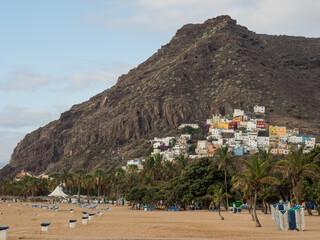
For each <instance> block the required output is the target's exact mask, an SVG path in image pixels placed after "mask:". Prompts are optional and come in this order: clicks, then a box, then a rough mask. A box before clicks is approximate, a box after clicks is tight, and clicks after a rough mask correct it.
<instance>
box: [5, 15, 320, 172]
mask: <svg viewBox="0 0 320 240" xmlns="http://www.w3.org/2000/svg"><path fill="white" fill-rule="evenodd" d="M319 79H320V39H319V38H305V37H291V36H282V35H281V36H275V35H266V34H255V33H254V32H252V31H249V30H248V29H247V28H246V27H243V26H240V25H237V24H236V20H234V19H232V18H231V17H229V16H226V15H224V16H219V17H216V18H212V19H208V20H207V21H205V22H204V23H203V24H187V25H184V26H183V27H182V28H180V29H179V30H178V31H177V33H176V34H175V36H174V37H173V38H172V39H171V41H170V42H169V43H168V44H166V45H164V46H162V47H161V48H160V49H159V50H158V51H157V52H156V53H154V54H153V55H152V56H151V57H150V58H148V59H147V60H146V61H145V62H143V63H141V64H140V65H139V66H137V67H136V68H134V69H132V70H130V71H129V72H128V73H127V74H125V75H122V76H120V77H119V78H118V81H117V83H116V85H114V86H113V87H111V88H110V89H107V90H105V91H103V92H101V93H99V94H97V95H96V96H94V97H92V98H90V99H89V100H88V101H86V102H83V103H81V104H77V105H74V106H73V107H72V108H71V109H70V110H69V111H66V112H64V113H62V114H61V116H60V118H59V119H58V120H55V121H53V122H50V123H49V124H47V125H46V126H44V127H41V128H39V129H37V130H36V131H34V132H32V133H29V134H27V135H26V136H25V137H24V139H23V140H21V141H20V142H19V143H18V145H17V147H16V148H15V149H14V152H13V154H12V157H11V160H10V163H9V164H8V165H7V166H5V167H4V168H3V169H2V170H0V176H5V175H8V174H15V173H17V172H19V171H21V170H22V169H28V170H31V171H33V172H35V173H40V172H47V173H49V172H52V171H57V170H59V169H61V168H63V167H66V168H68V169H71V170H75V169H77V168H79V167H82V168H86V169H89V170H92V169H94V168H96V167H103V168H105V169H112V168H114V167H115V166H117V165H118V164H119V163H121V162H122V161H123V159H125V158H127V157H129V156H139V155H143V153H145V151H146V149H148V143H147V139H148V138H150V137H152V136H155V135H157V134H158V135H166V134H169V133H172V134H174V133H175V129H176V128H177V127H178V125H179V124H180V123H183V122H198V123H201V122H203V121H204V120H205V119H206V118H207V117H209V116H210V115H211V114H215V113H221V114H227V113H231V112H232V110H233V108H243V109H244V110H247V111H248V110H250V109H252V107H253V106H254V105H256V104H258V105H264V106H266V108H267V111H268V113H269V114H268V116H267V118H268V119H269V120H270V121H271V122H272V123H274V124H282V125H285V126H289V127H290V126H295V125H297V126H298V127H300V128H301V129H302V130H303V131H305V132H310V133H314V134H315V135H317V134H319V129H320V121H319V117H320V114H319V111H315V110H316V109H317V107H318V105H319V103H320V94H319V90H320V89H319V88H320V84H319Z"/></svg>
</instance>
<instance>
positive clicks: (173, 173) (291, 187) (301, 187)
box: [0, 146, 320, 226]
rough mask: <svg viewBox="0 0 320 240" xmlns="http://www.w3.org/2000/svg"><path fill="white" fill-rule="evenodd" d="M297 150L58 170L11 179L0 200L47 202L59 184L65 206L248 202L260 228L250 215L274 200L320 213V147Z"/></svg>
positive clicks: (3, 183) (185, 206)
mask: <svg viewBox="0 0 320 240" xmlns="http://www.w3.org/2000/svg"><path fill="white" fill-rule="evenodd" d="M303 148H304V146H302V147H301V148H300V149H297V150H292V151H291V152H290V154H288V155H287V156H285V157H283V158H282V159H281V160H275V159H274V158H273V156H272V155H271V154H270V151H265V150H261V149H260V150H259V153H257V154H254V155H252V156H251V158H250V159H241V160H239V159H238V160H236V158H234V157H233V156H232V155H230V154H229V152H228V149H227V148H221V149H220V151H219V152H218V153H217V155H216V157H214V158H200V159H198V160H197V161H194V162H192V163H190V160H189V159H188V158H186V157H185V156H183V155H180V156H179V157H177V158H176V159H175V162H174V163H173V162H170V161H167V160H164V159H163V157H162V155H160V154H156V155H153V156H149V157H148V158H147V159H146V160H145V161H144V162H143V169H142V170H139V169H138V168H137V167H136V166H129V167H128V168H127V170H126V171H125V170H123V169H122V168H116V169H114V170H113V171H112V172H111V173H106V172H105V171H102V170H101V169H96V170H95V171H94V172H93V173H92V174H89V173H87V172H86V171H85V170H83V169H78V170H76V171H75V172H74V173H70V172H68V171H67V170H65V169H63V170H62V171H61V172H60V173H54V174H51V175H50V178H49V179H43V178H36V177H24V178H22V179H21V180H19V181H15V179H14V177H12V176H11V177H8V178H6V179H4V180H2V181H1V182H0V194H1V195H7V196H19V197H22V198H24V199H26V198H27V197H32V198H34V197H36V196H47V195H48V193H49V192H50V191H52V190H53V189H54V188H55V187H56V186H57V185H58V184H64V190H65V192H67V193H68V195H69V201H70V196H71V195H73V194H77V195H78V199H80V194H86V195H87V200H88V201H89V199H90V198H92V197H94V198H96V199H98V201H107V200H112V201H114V200H118V199H120V198H125V199H126V200H127V201H129V202H130V203H131V204H132V206H138V208H140V206H141V205H148V206H153V207H157V208H168V207H170V206H176V207H179V208H180V209H188V208H193V207H194V206H195V205H197V206H201V207H202V208H205V209H208V208H209V207H210V206H212V205H213V204H214V205H215V206H216V207H217V209H218V210H219V211H220V204H223V205H224V206H227V204H226V203H227V202H228V200H230V201H235V200H240V199H248V200H249V202H250V204H252V206H253V209H254V211H253V213H252V217H253V220H255V221H256V222H257V226H260V223H259V220H258V219H257V216H256V214H255V211H256V208H257V206H258V205H260V206H262V207H264V209H265V211H266V212H267V208H268V207H267V206H268V204H271V203H275V202H278V201H279V200H289V201H291V202H293V203H300V200H301V201H307V202H314V203H316V204H317V205H318V207H320V184H319V165H320V163H319V160H320V147H318V148H316V149H314V150H313V151H312V152H310V153H309V154H303V153H302V151H303ZM228 189H230V193H229V192H228V191H227V190H228ZM297 194H298V195H297ZM221 219H223V217H222V216H221Z"/></svg>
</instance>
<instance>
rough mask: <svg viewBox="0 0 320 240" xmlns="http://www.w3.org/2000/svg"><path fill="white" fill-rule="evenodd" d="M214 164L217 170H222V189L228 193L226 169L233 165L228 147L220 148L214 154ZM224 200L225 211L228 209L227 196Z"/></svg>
mask: <svg viewBox="0 0 320 240" xmlns="http://www.w3.org/2000/svg"><path fill="white" fill-rule="evenodd" d="M214 163H216V164H218V169H219V170H220V169H222V170H223V171H224V187H225V191H226V193H228V182H227V175H228V168H229V167H230V166H232V165H233V162H232V156H231V154H230V153H229V146H228V145H227V146H225V147H221V148H219V149H218V150H217V152H216V157H215V159H214ZM225 198H226V203H227V204H226V209H228V207H229V199H228V195H227V194H226V195H225Z"/></svg>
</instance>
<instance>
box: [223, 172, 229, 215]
mask: <svg viewBox="0 0 320 240" xmlns="http://www.w3.org/2000/svg"><path fill="white" fill-rule="evenodd" d="M227 184H228V183H227V168H225V169H224V186H225V188H226V193H228V185H227ZM226 203H227V205H226V207H225V208H226V210H227V211H228V208H229V199H228V196H226Z"/></svg>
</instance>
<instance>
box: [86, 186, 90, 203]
mask: <svg viewBox="0 0 320 240" xmlns="http://www.w3.org/2000/svg"><path fill="white" fill-rule="evenodd" d="M89 194H90V190H89V189H87V203H89Z"/></svg>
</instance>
